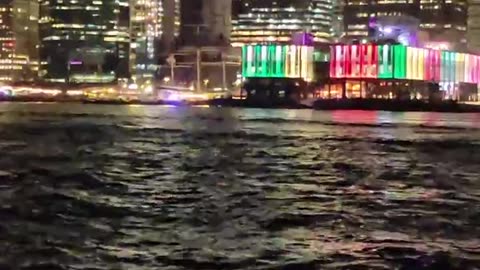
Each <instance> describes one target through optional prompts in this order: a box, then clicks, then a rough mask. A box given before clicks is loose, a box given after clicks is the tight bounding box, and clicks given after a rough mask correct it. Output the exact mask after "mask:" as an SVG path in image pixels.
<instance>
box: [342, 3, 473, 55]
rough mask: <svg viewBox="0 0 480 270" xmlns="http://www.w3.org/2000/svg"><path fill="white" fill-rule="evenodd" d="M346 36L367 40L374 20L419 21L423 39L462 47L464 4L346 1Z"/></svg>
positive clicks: (464, 25)
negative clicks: (406, 18) (399, 19)
mask: <svg viewBox="0 0 480 270" xmlns="http://www.w3.org/2000/svg"><path fill="white" fill-rule="evenodd" d="M343 10H344V27H345V34H346V37H347V38H348V39H349V40H359V41H361V40H362V39H366V38H367V37H369V35H370V34H371V33H370V30H371V29H370V28H369V23H370V22H371V21H372V18H376V17H390V18H391V17H400V16H405V17H414V18H417V19H418V20H419V30H420V31H421V32H422V33H423V35H425V37H423V39H425V40H427V41H436V42H452V43H456V44H457V45H458V46H459V47H462V46H464V45H465V43H466V31H467V2H466V0H419V1H414V0H378V1H374V2H371V1H366V0H345V5H344V9H343Z"/></svg>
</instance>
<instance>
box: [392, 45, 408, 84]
mask: <svg viewBox="0 0 480 270" xmlns="http://www.w3.org/2000/svg"><path fill="white" fill-rule="evenodd" d="M393 58H394V62H393V77H394V78H395V79H405V77H406V75H407V71H406V60H407V48H406V47H405V46H404V45H394V46H393Z"/></svg>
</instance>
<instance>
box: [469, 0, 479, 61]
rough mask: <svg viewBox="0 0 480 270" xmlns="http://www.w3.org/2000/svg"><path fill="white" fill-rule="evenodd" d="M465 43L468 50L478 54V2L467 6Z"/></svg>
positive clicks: (476, 0) (472, 2) (477, 0)
mask: <svg viewBox="0 0 480 270" xmlns="http://www.w3.org/2000/svg"><path fill="white" fill-rule="evenodd" d="M467 43H468V48H469V49H470V50H472V51H475V52H477V53H480V0H470V1H469V4H468V26H467Z"/></svg>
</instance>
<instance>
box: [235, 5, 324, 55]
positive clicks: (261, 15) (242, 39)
mask: <svg viewBox="0 0 480 270" xmlns="http://www.w3.org/2000/svg"><path fill="white" fill-rule="evenodd" d="M235 13H236V14H235V16H234V20H233V31H232V38H231V41H232V44H234V45H238V46H240V45H242V44H249V43H263V42H289V41H290V39H291V37H292V35H293V34H294V33H296V32H311V33H312V34H313V35H314V40H315V42H330V41H331V39H332V32H333V29H332V19H333V4H332V0H277V1H273V2H272V1H264V0H236V3H235Z"/></svg>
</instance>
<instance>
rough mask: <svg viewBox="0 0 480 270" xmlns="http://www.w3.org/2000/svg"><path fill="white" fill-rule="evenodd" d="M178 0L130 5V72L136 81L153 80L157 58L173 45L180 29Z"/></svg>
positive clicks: (136, 0) (139, 0) (136, 1)
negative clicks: (141, 79)
mask: <svg viewBox="0 0 480 270" xmlns="http://www.w3.org/2000/svg"><path fill="white" fill-rule="evenodd" d="M179 15H180V1H179V0H133V1H131V2H130V18H131V20H130V37H131V44H130V45H131V46H130V47H131V50H130V72H131V74H132V77H134V78H135V79H140V78H146V79H148V78H152V77H153V74H154V72H155V71H156V69H157V66H156V64H157V62H158V57H159V56H160V54H166V53H168V51H169V50H170V49H171V47H172V46H173V42H174V40H175V37H176V36H177V35H178V30H179V19H180V18H179Z"/></svg>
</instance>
